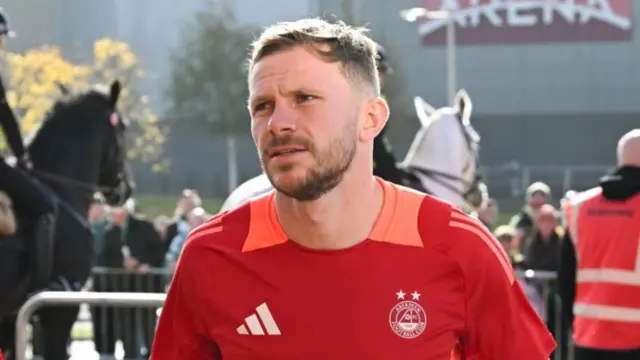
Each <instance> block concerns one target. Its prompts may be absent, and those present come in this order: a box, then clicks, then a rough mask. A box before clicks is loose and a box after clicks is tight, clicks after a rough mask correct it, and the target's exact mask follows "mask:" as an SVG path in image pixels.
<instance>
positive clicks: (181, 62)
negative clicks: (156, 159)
mask: <svg viewBox="0 0 640 360" xmlns="http://www.w3.org/2000/svg"><path fill="white" fill-rule="evenodd" d="M252 40H253V35H252V31H251V29H249V28H247V26H239V25H238V24H237V23H236V21H235V19H234V16H233V13H232V12H231V11H230V10H229V9H228V8H226V7H224V6H220V4H219V3H211V4H210V6H209V7H208V8H207V9H205V10H203V11H200V12H199V13H198V14H196V16H195V17H194V19H193V21H192V22H190V23H188V24H187V25H186V27H185V28H184V31H183V32H182V41H181V44H180V46H178V47H177V48H176V49H175V50H174V52H173V54H172V56H171V67H172V71H171V77H170V82H169V84H170V85H169V87H168V89H167V98H168V100H169V103H170V114H171V118H172V119H175V120H176V121H196V122H200V123H203V124H206V125H207V126H208V127H209V128H211V129H212V130H213V131H215V132H216V133H219V134H225V135H227V136H226V137H227V153H228V164H229V171H228V172H229V188H230V190H231V189H233V188H235V186H236V185H237V159H236V154H235V138H236V134H238V133H240V132H242V133H244V132H246V131H247V130H248V128H249V123H250V122H249V113H248V111H247V106H246V101H247V97H248V95H249V93H248V89H247V71H246V70H247V69H246V59H247V49H248V46H249V45H250V44H251V41H252Z"/></svg>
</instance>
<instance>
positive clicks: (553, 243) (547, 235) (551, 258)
mask: <svg viewBox="0 0 640 360" xmlns="http://www.w3.org/2000/svg"><path fill="white" fill-rule="evenodd" d="M534 225H535V226H534V230H533V231H532V233H531V235H530V237H529V238H527V240H526V242H525V249H526V250H525V255H526V258H527V265H528V266H529V268H530V269H533V270H547V271H558V269H559V268H560V240H561V239H562V237H563V236H564V230H563V229H562V228H561V227H560V226H559V225H558V212H557V211H556V209H555V208H554V207H553V206H552V205H550V204H545V205H543V206H542V207H540V210H539V211H538V213H537V214H536V217H535V224H534Z"/></svg>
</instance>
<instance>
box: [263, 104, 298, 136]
mask: <svg viewBox="0 0 640 360" xmlns="http://www.w3.org/2000/svg"><path fill="white" fill-rule="evenodd" d="M268 125H269V126H268V127H269V132H272V133H276V134H278V133H283V132H294V131H295V130H296V113H295V110H294V109H292V108H291V107H290V106H288V105H285V104H279V106H276V107H275V109H274V111H273V113H271V118H270V119H269V124H268Z"/></svg>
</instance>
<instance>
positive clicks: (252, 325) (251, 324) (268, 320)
mask: <svg viewBox="0 0 640 360" xmlns="http://www.w3.org/2000/svg"><path fill="white" fill-rule="evenodd" d="M256 313H257V314H251V315H249V316H247V317H246V318H245V319H244V323H245V324H246V325H247V326H245V324H243V325H240V326H238V328H237V329H236V331H238V334H240V335H264V334H265V333H264V331H265V330H266V331H267V335H280V329H278V325H276V321H275V320H274V319H273V316H271V311H269V308H268V307H267V304H266V303H262V305H260V306H258V307H256ZM260 322H262V325H264V330H263V328H262V325H260Z"/></svg>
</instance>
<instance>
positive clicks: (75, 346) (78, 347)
mask: <svg viewBox="0 0 640 360" xmlns="http://www.w3.org/2000/svg"><path fill="white" fill-rule="evenodd" d="M70 353H71V359H70V360H98V359H100V357H99V356H98V353H96V352H95V349H94V347H93V341H89V340H82V341H74V342H73V343H72V344H71V351H70ZM31 356H32V353H31V347H29V349H28V350H27V358H28V359H30V358H31ZM123 356H124V351H123V350H122V346H121V344H120V343H118V345H117V346H116V357H115V359H122V357H123ZM36 359H38V358H34V359H33V360H36ZM107 359H108V358H105V357H103V358H102V359H100V360H107Z"/></svg>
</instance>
